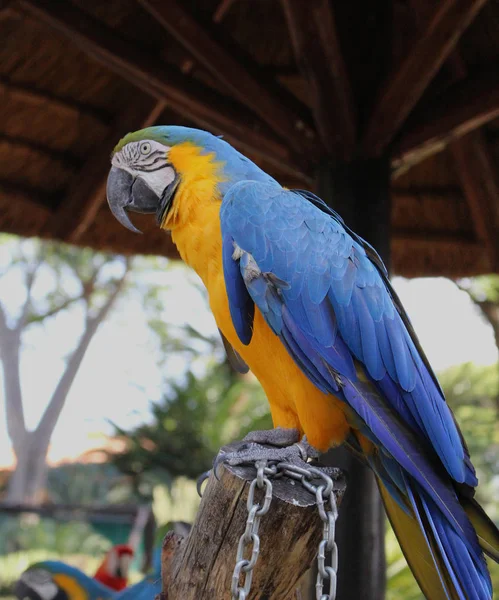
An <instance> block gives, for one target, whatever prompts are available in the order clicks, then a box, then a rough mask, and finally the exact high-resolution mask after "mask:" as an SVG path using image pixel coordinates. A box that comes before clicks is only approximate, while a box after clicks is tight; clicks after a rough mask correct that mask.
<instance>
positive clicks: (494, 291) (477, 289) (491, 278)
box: [459, 275, 499, 304]
mask: <svg viewBox="0 0 499 600" xmlns="http://www.w3.org/2000/svg"><path fill="white" fill-rule="evenodd" d="M459 287H460V288H461V289H464V290H465V291H466V292H468V294H469V295H470V297H471V299H472V300H474V301H475V302H483V301H484V300H487V301H489V302H493V303H494V304H499V276H498V275H481V276H479V277H473V279H465V280H463V281H461V282H460V283H459Z"/></svg>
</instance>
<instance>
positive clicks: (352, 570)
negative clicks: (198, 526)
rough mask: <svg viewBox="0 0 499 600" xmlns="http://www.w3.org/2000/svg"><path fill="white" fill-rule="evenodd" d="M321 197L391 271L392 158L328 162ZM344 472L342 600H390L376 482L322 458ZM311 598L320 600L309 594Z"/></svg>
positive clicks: (339, 459) (354, 464) (350, 462)
mask: <svg viewBox="0 0 499 600" xmlns="http://www.w3.org/2000/svg"><path fill="white" fill-rule="evenodd" d="M316 182H317V191H318V194H319V196H320V197H321V198H322V199H323V200H324V202H327V204H329V205H330V206H331V207H332V208H334V209H335V210H337V211H338V212H339V214H340V215H341V216H342V217H343V218H344V220H345V223H346V224H347V225H348V226H349V227H350V228H351V229H353V230H354V231H355V232H356V233H358V234H359V235H361V236H362V237H363V238H364V239H365V240H367V241H368V242H369V243H370V244H372V245H373V246H374V247H375V248H376V250H377V251H378V252H379V254H380V255H381V257H382V258H383V261H384V262H385V264H386V265H387V267H388V268H389V265H390V167H389V160H388V158H381V159H370V160H362V161H360V160H357V161H353V162H351V163H348V164H341V163H338V162H334V163H329V162H325V163H324V164H323V165H321V167H320V169H319V170H318V171H317V177H316ZM321 460H322V461H323V462H324V463H325V464H330V465H333V464H334V465H335V466H339V467H340V468H341V469H343V470H344V471H345V473H346V476H347V481H348V489H347V493H346V497H345V502H344V504H343V508H342V511H341V514H340V517H339V519H338V526H337V544H338V557H339V568H338V593H337V600H359V599H360V598H362V599H364V598H365V599H366V600H383V599H384V597H385V585H386V581H385V579H386V565H385V519H384V510H383V506H382V502H381V498H380V495H379V493H378V489H377V485H376V482H375V479H374V476H373V474H372V472H371V470H370V469H368V468H367V467H366V466H364V465H363V464H361V463H360V462H359V461H358V460H357V459H356V458H355V457H354V456H353V454H352V453H351V452H349V451H348V450H347V449H346V448H337V449H335V450H330V451H329V452H328V453H327V454H326V455H324V456H323V457H321ZM309 597H310V598H312V597H315V596H314V595H313V592H312V591H311V592H309Z"/></svg>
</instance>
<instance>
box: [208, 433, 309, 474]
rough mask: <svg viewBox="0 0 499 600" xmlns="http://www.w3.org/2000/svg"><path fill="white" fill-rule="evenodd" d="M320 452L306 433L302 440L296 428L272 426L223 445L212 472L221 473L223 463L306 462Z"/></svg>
mask: <svg viewBox="0 0 499 600" xmlns="http://www.w3.org/2000/svg"><path fill="white" fill-rule="evenodd" d="M318 456H319V453H318V452H317V450H315V448H313V447H312V446H311V445H310V444H309V443H308V442H307V439H306V437H305V436H303V438H302V439H301V440H300V433H299V431H298V430H297V429H283V428H281V427H277V428H276V429H269V430H265V431H252V432H251V433H248V435H247V436H245V437H244V439H243V440H241V441H240V442H233V443H231V444H228V445H227V446H223V447H222V448H221V449H220V452H219V453H218V454H217V456H216V458H215V460H214V462H213V472H214V474H215V477H216V478H217V479H219V477H218V469H219V467H220V465H221V464H224V463H226V464H228V465H232V466H238V465H245V464H254V463H255V462H256V461H259V460H267V461H269V462H291V463H303V462H307V460H308V459H309V458H317V457H318Z"/></svg>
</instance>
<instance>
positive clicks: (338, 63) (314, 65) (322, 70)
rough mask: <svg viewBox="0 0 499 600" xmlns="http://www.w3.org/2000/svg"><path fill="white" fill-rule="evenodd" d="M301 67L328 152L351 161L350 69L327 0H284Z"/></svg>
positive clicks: (353, 121)
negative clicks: (307, 0)
mask: <svg viewBox="0 0 499 600" xmlns="http://www.w3.org/2000/svg"><path fill="white" fill-rule="evenodd" d="M282 6H283V9H284V14H285V16H286V21H287V24H288V29H289V32H290V37H291V41H292V43H293V48H294V52H295V56H296V60H297V63H298V66H299V68H300V70H301V72H302V74H303V76H304V77H305V79H306V80H307V82H308V84H309V86H310V91H311V95H312V98H313V112H314V119H315V125H316V128H317V130H318V132H319V135H320V138H321V140H322V143H323V145H324V147H325V148H326V150H327V151H328V153H329V154H330V155H332V156H335V157H337V158H342V159H344V160H349V159H350V158H351V157H352V154H353V151H354V147H355V143H356V116H355V110H354V104H353V99H352V92H351V88H350V82H349V79H348V75H347V69H346V66H345V63H344V61H343V56H342V53H341V48H340V44H339V40H338V37H337V35H336V27H335V19H334V14H333V11H332V4H331V3H330V2H328V1H327V0H315V1H314V2H303V0H282Z"/></svg>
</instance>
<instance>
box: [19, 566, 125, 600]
mask: <svg viewBox="0 0 499 600" xmlns="http://www.w3.org/2000/svg"><path fill="white" fill-rule="evenodd" d="M14 594H15V597H16V598H19V599H20V600H90V598H101V599H102V600H111V598H112V596H113V594H114V592H113V590H111V589H109V588H108V587H106V586H104V585H102V584H101V583H99V582H98V581H95V580H94V579H92V578H91V577H88V576H87V575H85V574H84V573H83V572H82V571H80V570H79V569H77V568H75V567H72V566H70V565H67V564H65V563H63V562H60V561H55V560H44V561H41V562H39V563H35V564H33V565H31V566H30V567H29V568H28V569H27V570H26V571H24V573H23V574H22V575H21V577H20V578H19V580H18V581H17V582H16V584H15V587H14Z"/></svg>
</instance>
